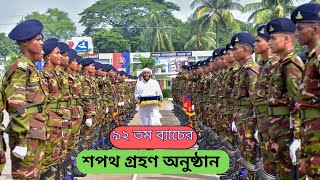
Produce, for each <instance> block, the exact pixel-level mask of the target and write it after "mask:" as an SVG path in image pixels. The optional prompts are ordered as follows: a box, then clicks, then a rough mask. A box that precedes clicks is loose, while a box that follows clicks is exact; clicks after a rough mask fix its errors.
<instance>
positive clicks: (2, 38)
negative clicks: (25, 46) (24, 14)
mask: <svg viewBox="0 0 320 180" xmlns="http://www.w3.org/2000/svg"><path fill="white" fill-rule="evenodd" d="M18 53H19V47H18V45H17V44H15V42H14V41H12V40H11V39H9V38H8V37H7V36H6V34H5V33H0V56H8V55H9V54H18Z"/></svg>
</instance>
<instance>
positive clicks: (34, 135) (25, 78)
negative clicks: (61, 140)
mask: <svg viewBox="0 0 320 180" xmlns="http://www.w3.org/2000/svg"><path fill="white" fill-rule="evenodd" d="M2 88H3V91H2V92H3V93H4V95H5V99H7V107H6V110H7V112H8V113H9V116H10V123H9V125H8V128H7V130H6V133H8V134H9V145H10V149H11V151H12V150H13V149H14V148H15V147H16V145H19V146H26V147H27V149H28V152H27V154H26V156H25V157H24V159H20V158H17V157H16V156H14V155H13V153H12V152H11V161H12V162H13V163H12V177H13V179H23V178H36V179H39V178H40V174H41V166H42V158H43V148H44V144H45V140H46V125H45V123H46V121H47V117H46V116H45V115H44V114H43V113H42V108H41V104H42V103H43V102H44V101H45V98H46V95H45V93H44V92H43V87H42V84H41V77H40V74H39V72H38V68H37V66H36V65H35V63H34V62H33V61H31V60H30V59H28V58H27V57H26V56H25V55H23V54H21V55H20V56H19V57H18V59H17V60H16V61H14V62H13V63H12V65H11V66H10V68H9V70H8V71H7V72H6V74H5V75H4V77H3V81H2Z"/></svg>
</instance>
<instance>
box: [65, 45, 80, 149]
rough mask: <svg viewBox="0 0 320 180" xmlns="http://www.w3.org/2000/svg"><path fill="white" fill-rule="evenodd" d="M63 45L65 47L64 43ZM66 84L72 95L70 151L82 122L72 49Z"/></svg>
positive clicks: (75, 55)
mask: <svg viewBox="0 0 320 180" xmlns="http://www.w3.org/2000/svg"><path fill="white" fill-rule="evenodd" d="M64 45H67V44H65V43H64ZM67 52H68V57H69V61H68V73H69V78H68V83H69V87H70V93H71V94H72V100H71V103H70V105H71V107H70V110H71V132H70V135H69V139H68V149H69V151H72V150H74V149H75V147H76V143H77V141H78V140H79V138H80V125H81V123H82V120H83V108H82V106H81V102H82V99H81V90H82V86H81V82H80V80H79V79H78V77H77V72H76V71H77V67H78V63H77V61H76V60H77V52H76V51H75V50H73V49H68V51H67Z"/></svg>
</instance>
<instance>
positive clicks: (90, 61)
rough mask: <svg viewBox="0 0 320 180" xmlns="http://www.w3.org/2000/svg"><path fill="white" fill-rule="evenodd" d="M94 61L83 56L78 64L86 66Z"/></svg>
mask: <svg viewBox="0 0 320 180" xmlns="http://www.w3.org/2000/svg"><path fill="white" fill-rule="evenodd" d="M92 63H94V60H93V59H92V58H85V59H83V60H82V61H80V64H81V65H82V66H88V65H90V64H92Z"/></svg>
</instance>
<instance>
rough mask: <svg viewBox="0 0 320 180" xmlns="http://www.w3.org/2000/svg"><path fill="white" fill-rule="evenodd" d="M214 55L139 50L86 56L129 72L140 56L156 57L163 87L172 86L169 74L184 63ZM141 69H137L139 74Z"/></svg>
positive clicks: (187, 63)
mask: <svg viewBox="0 0 320 180" xmlns="http://www.w3.org/2000/svg"><path fill="white" fill-rule="evenodd" d="M211 55H212V51H187V52H186V51H183V52H180V51H175V52H139V53H94V54H87V55H85V57H91V58H94V59H95V60H96V61H98V62H100V63H102V64H111V65H113V66H114V67H116V68H117V69H118V70H124V71H126V72H127V73H131V72H132V67H133V66H134V65H138V64H140V63H141V62H140V61H139V57H144V58H149V57H150V56H154V57H156V65H160V66H161V69H157V70H156V71H155V77H156V79H157V80H158V81H159V83H160V85H161V88H162V89H165V88H171V85H172V81H171V78H170V77H168V76H171V75H175V74H177V73H178V72H179V71H180V68H181V66H182V65H192V64H195V63H196V62H198V61H202V60H205V59H207V58H208V57H209V56H211ZM140 72H141V71H137V74H135V75H139V74H140Z"/></svg>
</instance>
